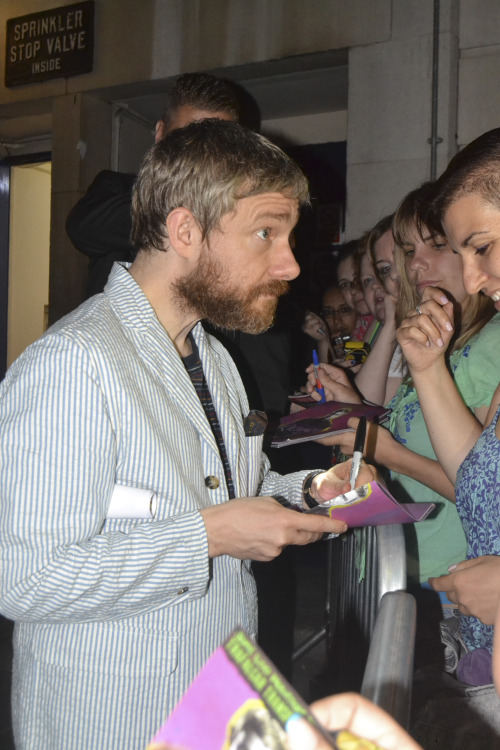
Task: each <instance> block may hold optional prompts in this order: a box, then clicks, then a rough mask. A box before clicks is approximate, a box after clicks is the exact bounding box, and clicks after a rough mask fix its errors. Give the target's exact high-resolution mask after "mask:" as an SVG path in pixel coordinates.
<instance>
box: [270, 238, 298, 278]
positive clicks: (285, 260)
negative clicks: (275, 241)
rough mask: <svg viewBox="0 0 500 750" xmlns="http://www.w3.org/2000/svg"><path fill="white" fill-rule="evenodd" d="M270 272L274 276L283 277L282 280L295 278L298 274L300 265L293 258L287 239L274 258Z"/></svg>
mask: <svg viewBox="0 0 500 750" xmlns="http://www.w3.org/2000/svg"><path fill="white" fill-rule="evenodd" d="M271 274H272V275H273V276H274V277H275V278H279V279H283V280H284V281H291V280H292V279H296V278H297V276H298V275H299V274H300V266H299V264H298V263H297V261H296V260H295V256H294V254H293V250H292V248H291V247H290V243H289V242H288V241H287V242H286V243H284V244H283V246H282V247H281V248H280V250H279V255H278V257H277V258H276V259H275V263H274V264H273V267H272V269H271Z"/></svg>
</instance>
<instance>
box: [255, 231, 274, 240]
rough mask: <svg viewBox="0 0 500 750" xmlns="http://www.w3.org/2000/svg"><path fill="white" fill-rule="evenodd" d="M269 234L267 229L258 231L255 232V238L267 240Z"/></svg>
mask: <svg viewBox="0 0 500 750" xmlns="http://www.w3.org/2000/svg"><path fill="white" fill-rule="evenodd" d="M270 234H271V232H270V230H269V229H259V231H258V232H257V236H258V237H260V239H261V240H268V239H269V235H270Z"/></svg>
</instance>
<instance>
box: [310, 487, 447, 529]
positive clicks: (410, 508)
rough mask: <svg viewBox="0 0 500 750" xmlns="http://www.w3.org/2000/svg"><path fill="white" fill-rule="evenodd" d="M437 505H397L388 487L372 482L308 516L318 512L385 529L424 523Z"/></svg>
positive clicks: (314, 509)
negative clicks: (390, 525) (392, 526)
mask: <svg viewBox="0 0 500 750" xmlns="http://www.w3.org/2000/svg"><path fill="white" fill-rule="evenodd" d="M435 507H436V506H435V504H434V503H398V501H397V500H396V499H395V498H394V497H393V496H392V495H391V493H390V492H389V490H388V489H387V487H383V486H382V485H381V484H379V483H378V482H370V483H369V484H364V485H362V486H361V487H357V488H356V489H355V490H351V491H350V492H346V494H345V495H339V496H338V497H335V498H333V500H327V502H325V503H321V504H320V505H318V506H317V507H316V508H312V509H311V510H308V511H306V513H319V514H320V515H322V516H330V518H334V519H335V520H339V521H345V522H346V524H347V525H348V526H350V527H351V528H353V527H356V526H383V525H384V524H390V523H415V521H423V520H424V518H427V516H428V515H429V513H431V511H433V510H434V508H435Z"/></svg>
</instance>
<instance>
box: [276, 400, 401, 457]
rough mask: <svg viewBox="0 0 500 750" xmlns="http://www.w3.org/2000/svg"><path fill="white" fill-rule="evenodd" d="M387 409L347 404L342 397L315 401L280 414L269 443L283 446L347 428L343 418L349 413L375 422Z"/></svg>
mask: <svg viewBox="0 0 500 750" xmlns="http://www.w3.org/2000/svg"><path fill="white" fill-rule="evenodd" d="M387 413H388V412H387V409H384V407H383V406H376V405H375V404H348V403H344V402H343V401H326V402H325V403H323V404H318V403H316V405H315V406H309V407H308V408H307V409H303V410H302V411H299V412H297V413H295V414H289V415H288V416H287V417H282V419H280V423H279V425H278V427H277V428H276V430H275V431H274V432H273V433H272V435H271V447H272V448H283V447H285V446H287V445H294V444H295V443H304V442H307V441H309V440H317V439H318V438H323V437H328V435H335V434H336V433H339V432H349V431H351V430H352V427H349V426H348V424H347V422H348V421H349V419H350V418H351V417H366V418H367V419H368V420H370V421H371V422H378V421H381V420H382V419H383V418H384V417H385V416H386V415H387Z"/></svg>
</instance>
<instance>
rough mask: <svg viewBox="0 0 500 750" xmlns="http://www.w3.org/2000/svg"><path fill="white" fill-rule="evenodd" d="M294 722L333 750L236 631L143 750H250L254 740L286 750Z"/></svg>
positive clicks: (292, 694)
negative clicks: (164, 748) (300, 721)
mask: <svg viewBox="0 0 500 750" xmlns="http://www.w3.org/2000/svg"><path fill="white" fill-rule="evenodd" d="M297 717H302V718H304V719H306V720H307V721H308V722H310V723H311V724H312V725H313V726H314V727H315V728H316V729H317V730H318V731H319V732H320V733H321V734H323V736H324V737H325V740H327V743H328V745H330V746H331V747H333V748H335V747H337V745H336V744H335V742H334V740H333V738H331V737H329V736H327V735H326V734H324V730H323V729H322V728H321V727H320V726H319V725H318V722H317V721H316V719H314V717H313V716H312V714H311V713H310V711H309V708H308V706H307V705H306V704H305V702H304V701H303V700H302V698H301V697H300V696H299V695H298V693H297V692H296V691H295V690H294V689H293V687H292V686H291V685H290V684H289V683H288V682H287V681H286V680H285V678H284V677H283V676H282V675H281V674H280V672H279V671H278V670H277V669H276V667H275V666H274V665H273V664H272V662H271V661H270V660H269V659H268V658H267V657H266V655H265V654H264V653H263V651H261V649H260V648H259V647H258V646H257V645H256V644H255V643H253V641H251V640H250V638H249V637H248V635H247V634H246V633H245V632H244V631H243V630H235V631H234V632H233V633H232V634H231V635H230V636H229V638H228V639H227V640H226V641H225V643H223V645H222V646H220V648H218V649H217V650H216V651H215V652H214V654H213V655H212V656H211V657H210V659H209V660H208V661H207V663H206V664H205V666H204V667H203V669H202V670H201V672H200V673H199V674H198V676H197V677H196V678H195V680H194V681H193V682H192V683H191V685H190V687H189V688H188V690H187V692H186V693H185V695H184V697H183V698H182V699H181V700H180V702H179V703H178V704H177V706H176V707H175V708H174V710H173V711H172V713H171V714H170V716H169V717H168V719H167V720H166V722H165V724H164V725H163V726H162V727H161V729H160V730H159V731H158V733H157V734H156V735H155V737H154V738H153V740H152V742H151V744H150V745H149V746H148V748H151V749H152V748H153V747H154V746H155V744H156V743H160V742H164V743H167V744H168V745H169V746H172V747H176V748H177V747H178V748H182V750H233V748H241V747H253V746H254V745H253V744H252V741H253V742H256V741H257V740H258V743H257V745H256V746H258V747H265V748H282V750H285V748H286V747H288V743H287V732H286V729H287V725H288V723H289V722H290V721H293V720H294V719H295V718H297ZM351 736H352V735H351ZM266 738H267V741H266Z"/></svg>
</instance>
